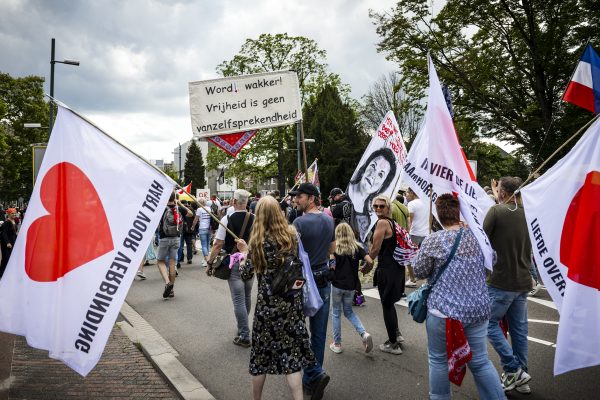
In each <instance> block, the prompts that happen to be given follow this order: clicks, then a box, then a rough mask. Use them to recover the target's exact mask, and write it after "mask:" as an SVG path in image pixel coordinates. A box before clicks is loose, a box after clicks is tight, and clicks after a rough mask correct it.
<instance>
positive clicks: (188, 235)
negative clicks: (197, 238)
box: [177, 201, 195, 268]
mask: <svg viewBox="0 0 600 400" xmlns="http://www.w3.org/2000/svg"><path fill="white" fill-rule="evenodd" d="M182 204H184V205H185V206H186V207H187V206H189V207H190V209H191V206H190V205H189V204H188V202H187V201H183V202H182ZM194 217H195V215H194V212H193V211H192V214H191V215H188V214H185V215H183V227H182V229H181V236H180V239H179V250H178V251H177V268H179V267H181V263H182V262H183V260H184V254H183V246H184V245H185V247H186V256H187V263H188V264H191V263H192V257H193V256H194V253H193V251H194V249H193V246H192V242H193V241H194Z"/></svg>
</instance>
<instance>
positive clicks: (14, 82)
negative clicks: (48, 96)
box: [0, 73, 48, 200]
mask: <svg viewBox="0 0 600 400" xmlns="http://www.w3.org/2000/svg"><path fill="white" fill-rule="evenodd" d="M43 84H44V78H42V77H38V76H28V77H24V78H13V77H11V76H10V75H8V74H5V73H0V198H2V199H5V200H17V199H18V198H19V197H23V198H25V199H29V197H30V195H31V191H32V190H33V167H32V148H31V145H32V144H34V143H43V142H47V141H48V130H47V128H33V129H31V128H29V129H27V128H24V127H23V124H24V123H27V122H39V123H40V124H41V125H42V126H47V125H48V105H47V103H45V102H44V91H43Z"/></svg>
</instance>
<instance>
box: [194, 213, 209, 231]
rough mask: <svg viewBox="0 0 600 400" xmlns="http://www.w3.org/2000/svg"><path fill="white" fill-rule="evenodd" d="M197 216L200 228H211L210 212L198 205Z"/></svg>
mask: <svg viewBox="0 0 600 400" xmlns="http://www.w3.org/2000/svg"><path fill="white" fill-rule="evenodd" d="M196 216H197V217H198V225H199V228H200V230H207V229H209V228H210V219H211V217H210V214H209V213H207V212H206V211H205V210H204V209H203V208H202V207H198V209H197V210H196Z"/></svg>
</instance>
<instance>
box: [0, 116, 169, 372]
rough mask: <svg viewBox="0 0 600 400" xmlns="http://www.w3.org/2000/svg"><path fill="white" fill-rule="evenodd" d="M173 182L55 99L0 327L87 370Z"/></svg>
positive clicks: (0, 289)
mask: <svg viewBox="0 0 600 400" xmlns="http://www.w3.org/2000/svg"><path fill="white" fill-rule="evenodd" d="M123 171H127V173H126V174H124V173H123ZM173 186H174V182H173V181H172V180H171V179H169V178H168V177H166V176H165V175H163V174H161V173H160V172H158V171H157V170H155V169H154V168H153V167H151V166H150V165H149V164H147V163H146V162H144V161H143V160H142V159H140V158H139V157H138V156H136V155H135V154H133V153H131V152H130V151H129V150H127V149H126V148H124V147H123V146H122V145H120V144H119V143H118V142H116V141H115V140H114V139H112V138H111V137H110V136H108V135H106V134H105V133H103V132H102V131H100V130H99V129H98V128H96V127H95V126H93V125H92V124H90V123H89V122H87V121H86V120H84V119H83V118H82V117H80V116H78V115H77V114H75V113H74V112H73V111H72V110H70V109H68V108H66V107H64V106H59V107H58V116H57V118H56V122H55V124H54V128H53V130H52V135H51V137H50V141H49V143H48V148H47V150H46V154H45V156H44V160H43V162H42V165H41V167H40V172H39V175H38V179H37V181H36V183H35V186H34V188H33V192H32V194H31V199H30V201H29V207H28V209H27V215H26V216H25V220H24V221H23V225H22V226H21V230H20V232H19V236H18V238H17V242H16V243H15V247H14V249H13V252H12V256H11V258H10V261H9V263H8V266H7V269H6V272H5V273H4V276H3V277H2V280H0V331H4V332H10V333H14V334H17V335H22V336H25V337H26V339H27V343H28V344H29V345H30V346H32V347H35V348H38V349H45V350H48V351H49V355H50V357H52V358H55V359H58V360H62V361H63V362H64V363H65V364H67V365H68V366H69V367H71V368H73V369H74V370H75V371H77V372H78V373H79V374H81V375H83V376H86V375H87V374H88V373H89V372H90V371H91V370H92V369H93V368H94V366H95V365H96V363H97V362H98V360H99V359H100V356H101V355H102V352H103V351H104V346H105V345H106V342H107V340H108V337H109V335H110V332H111V330H112V328H113V326H114V323H115V320H116V318H117V315H118V314H119V310H120V309H121V305H122V304H123V301H124V300H125V296H126V295H127V291H128V290H129V287H130V286H131V283H132V282H133V279H134V277H135V274H136V270H137V267H138V266H139V264H140V262H141V260H142V257H143V256H144V254H145V253H146V249H147V248H148V244H149V243H150V240H152V238H153V235H154V231H155V229H156V227H157V226H158V223H159V220H160V218H161V216H162V214H163V212H164V209H165V204H166V203H167V200H168V198H169V195H170V193H171V192H172V191H173Z"/></svg>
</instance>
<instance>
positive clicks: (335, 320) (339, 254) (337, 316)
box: [329, 222, 373, 354]
mask: <svg viewBox="0 0 600 400" xmlns="http://www.w3.org/2000/svg"><path fill="white" fill-rule="evenodd" d="M333 256H334V257H335V269H334V270H333V274H332V275H333V276H332V280H331V320H332V325H333V342H332V343H331V344H330V345H329V349H330V350H331V351H333V352H334V353H337V354H339V353H341V352H342V322H341V315H342V310H343V313H344V316H345V317H346V318H347V319H348V321H350V322H351V323H352V325H353V326H354V329H356V332H358V334H359V335H360V337H361V340H362V343H363V346H364V347H365V352H367V353H369V352H370V351H371V350H372V349H373V338H372V337H371V335H370V334H369V333H368V332H367V331H366V330H365V328H364V326H363V324H362V322H361V321H360V319H359V318H358V316H357V315H356V314H354V311H352V300H353V298H354V289H355V288H356V285H357V282H358V281H359V279H358V264H359V263H360V261H361V260H364V261H365V262H366V263H367V265H368V266H369V265H371V264H372V263H373V260H372V259H371V257H369V255H368V254H367V253H366V252H365V250H364V249H363V248H362V246H361V245H360V243H358V242H357V241H356V236H354V232H353V231H352V228H351V227H350V225H348V224H347V223H345V222H342V223H340V224H338V226H337V227H336V228H335V253H334V254H333Z"/></svg>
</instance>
